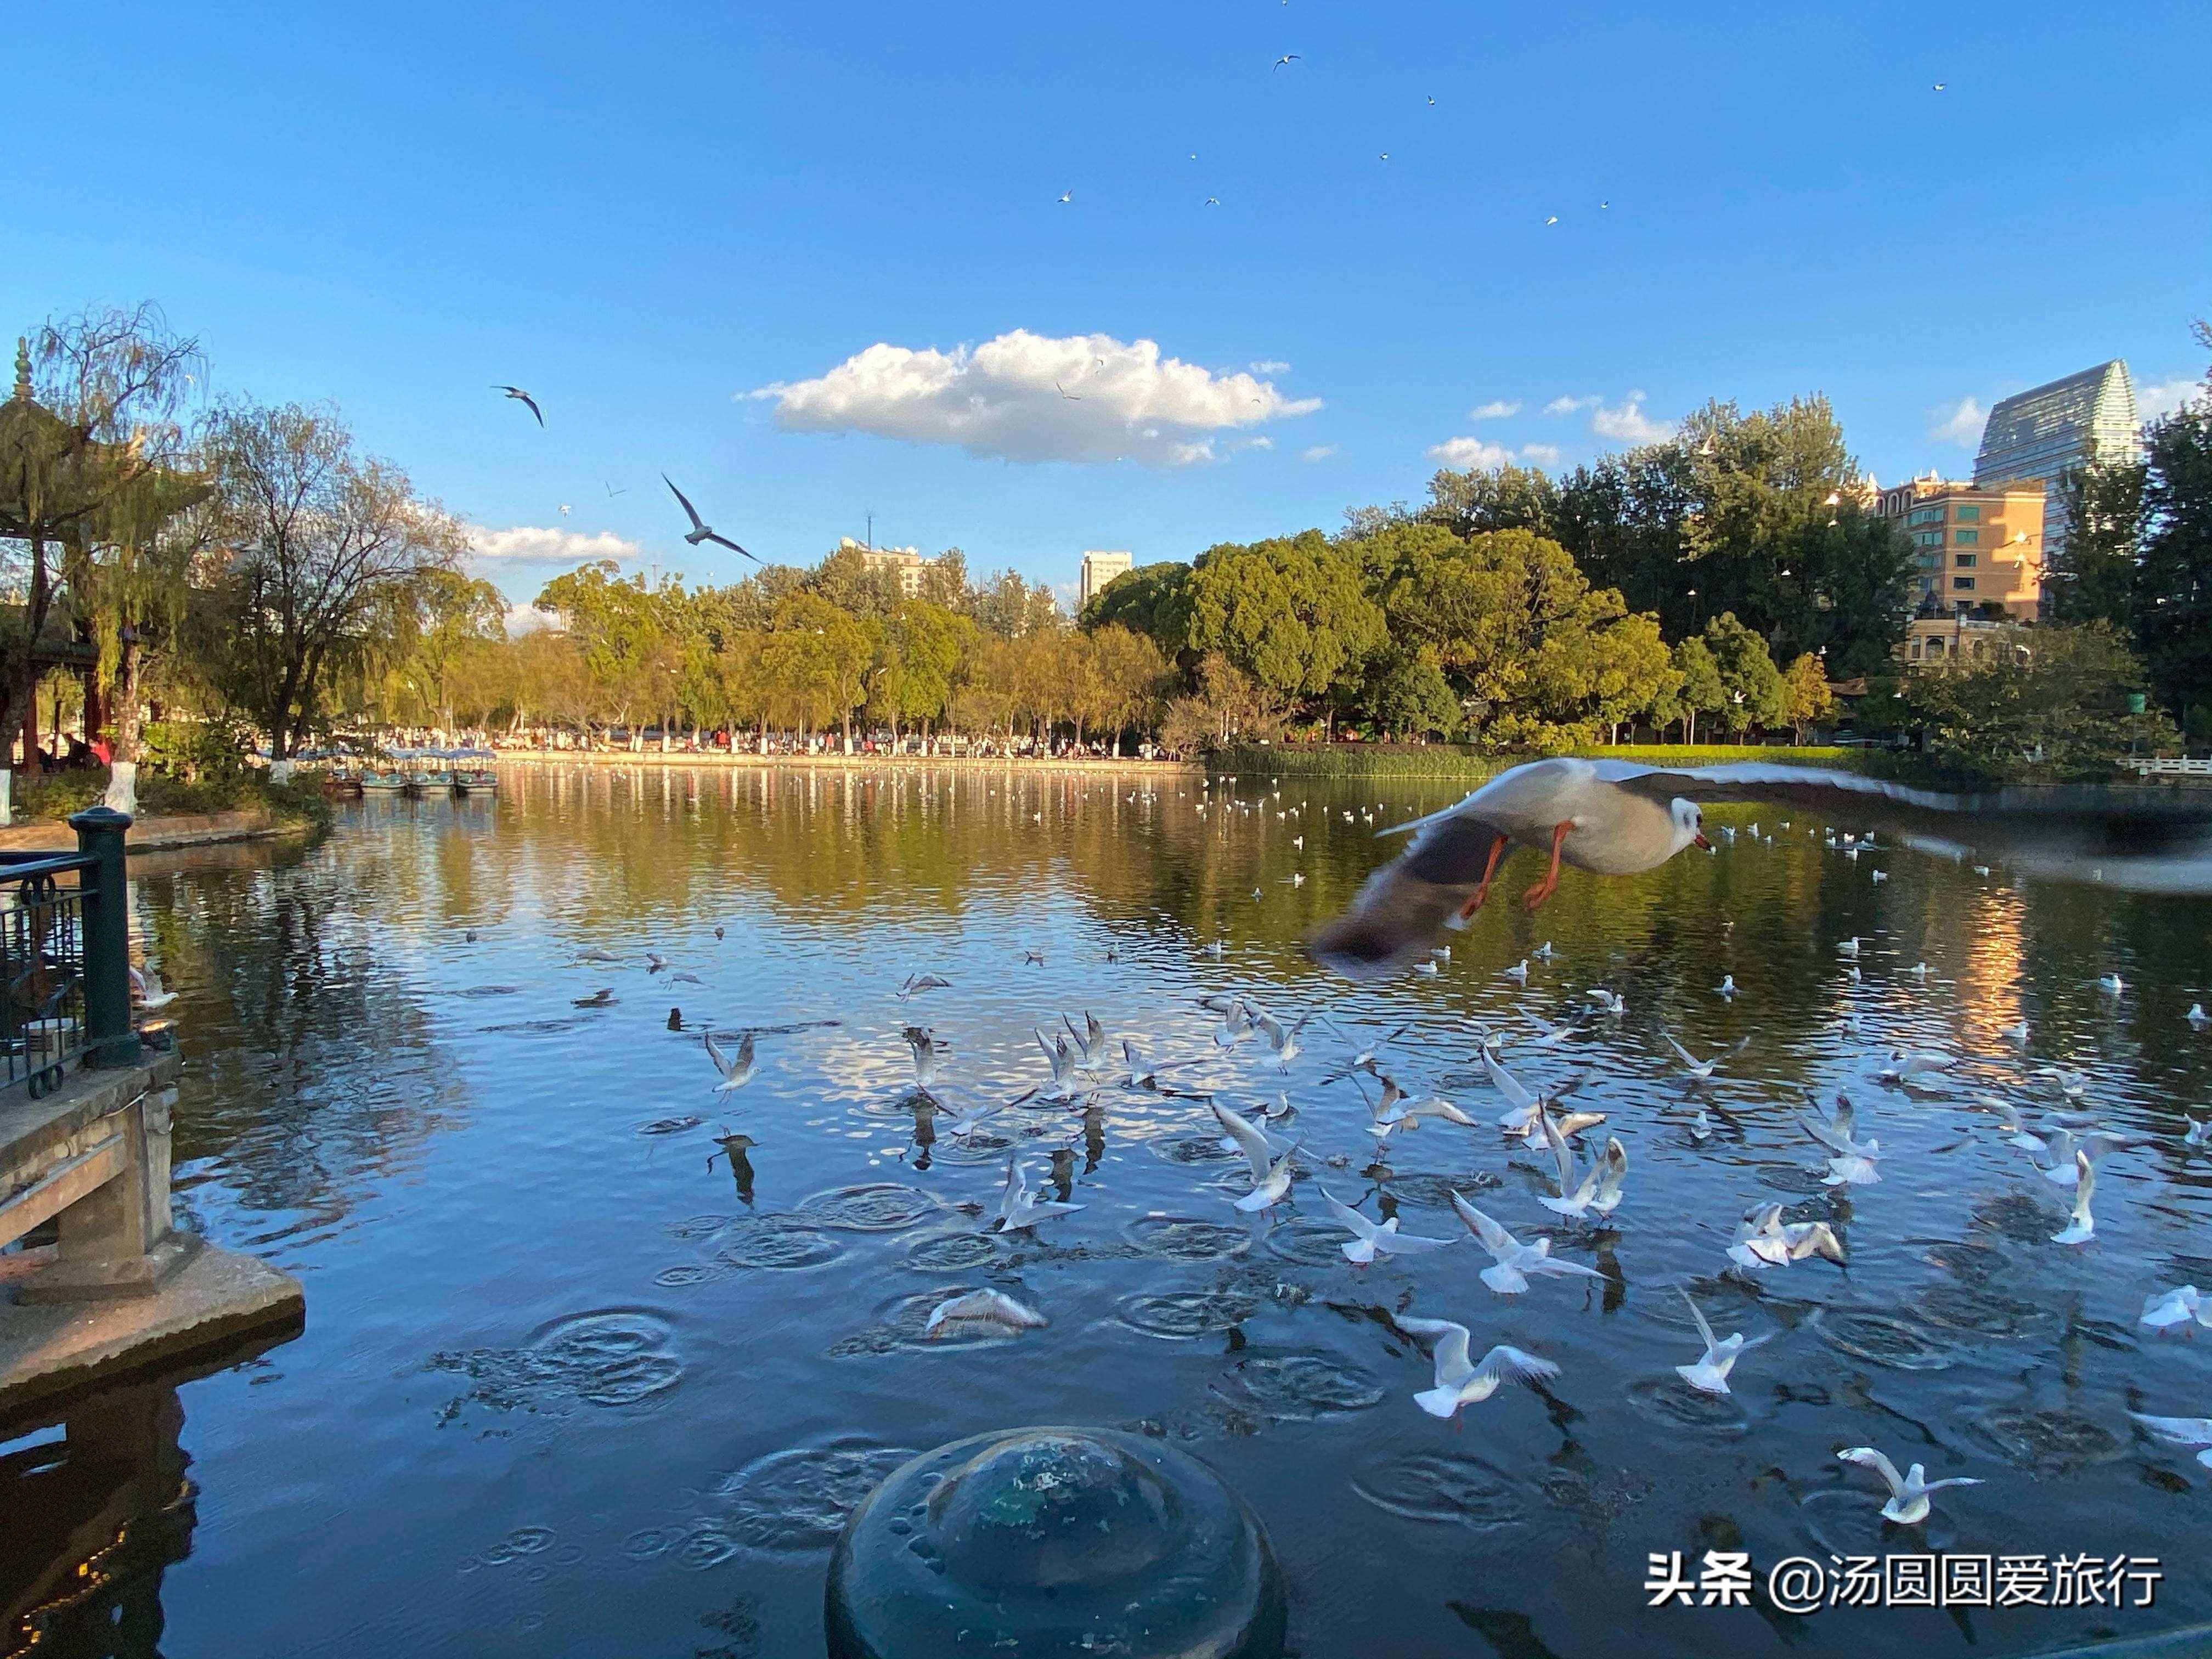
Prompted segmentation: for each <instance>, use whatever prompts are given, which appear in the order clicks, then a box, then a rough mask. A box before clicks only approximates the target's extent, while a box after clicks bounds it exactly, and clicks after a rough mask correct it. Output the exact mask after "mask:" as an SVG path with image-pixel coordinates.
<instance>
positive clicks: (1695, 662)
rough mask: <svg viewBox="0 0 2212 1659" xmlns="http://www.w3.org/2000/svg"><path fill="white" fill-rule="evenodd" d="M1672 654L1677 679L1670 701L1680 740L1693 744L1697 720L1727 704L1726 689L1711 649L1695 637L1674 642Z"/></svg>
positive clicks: (1696, 736) (1718, 710)
mask: <svg viewBox="0 0 2212 1659" xmlns="http://www.w3.org/2000/svg"><path fill="white" fill-rule="evenodd" d="M1674 672H1675V673H1676V674H1677V675H1678V676H1680V680H1681V684H1680V688H1679V689H1678V690H1676V692H1675V693H1674V706H1675V707H1676V708H1679V709H1680V714H1679V716H1678V718H1679V719H1680V720H1681V722H1682V741H1683V742H1685V743H1695V742H1696V741H1697V740H1698V720H1699V716H1701V715H1706V714H1719V713H1720V711H1721V710H1722V708H1724V707H1725V706H1726V705H1727V703H1728V696H1729V694H1728V687H1727V686H1726V685H1724V684H1722V681H1721V665H1720V664H1719V663H1718V662H1717V661H1716V660H1715V659H1714V657H1713V653H1712V651H1711V647H1708V646H1707V645H1706V644H1705V641H1704V640H1703V639H1701V638H1699V636H1698V635H1695V634H1692V635H1690V636H1689V637H1688V638H1687V639H1682V640H1677V641H1674Z"/></svg>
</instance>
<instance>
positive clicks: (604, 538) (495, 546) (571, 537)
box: [469, 524, 644, 564]
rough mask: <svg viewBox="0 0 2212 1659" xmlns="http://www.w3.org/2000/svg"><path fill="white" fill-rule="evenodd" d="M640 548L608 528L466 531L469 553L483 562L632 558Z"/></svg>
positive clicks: (638, 554)
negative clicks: (588, 533) (591, 529)
mask: <svg viewBox="0 0 2212 1659" xmlns="http://www.w3.org/2000/svg"><path fill="white" fill-rule="evenodd" d="M643 551H644V550H642V549H641V548H640V547H639V546H638V544H636V543H635V542H629V541H624V540H623V538H621V537H619V536H617V535H616V534H615V533H614V532H612V531H611V530H601V531H598V532H594V533H593V534H591V535H588V536H587V535H586V534H585V533H584V532H582V531H580V530H560V529H555V528H552V527H550V526H538V525H520V524H519V525H516V526H513V528H512V529H508V530H484V529H481V528H478V529H475V530H471V532H469V552H470V554H471V556H472V557H475V558H477V559H479V560H483V561H484V562H500V561H503V560H522V559H538V560H542V561H544V562H549V563H556V564H581V563H583V562H586V560H590V559H635V558H639V557H641V556H643Z"/></svg>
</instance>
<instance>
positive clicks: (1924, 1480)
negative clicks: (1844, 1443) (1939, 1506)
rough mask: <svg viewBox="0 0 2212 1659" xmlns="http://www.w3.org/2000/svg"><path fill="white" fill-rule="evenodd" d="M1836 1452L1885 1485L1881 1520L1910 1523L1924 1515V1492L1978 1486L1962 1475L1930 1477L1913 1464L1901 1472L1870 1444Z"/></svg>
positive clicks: (1908, 1524) (1926, 1511)
mask: <svg viewBox="0 0 2212 1659" xmlns="http://www.w3.org/2000/svg"><path fill="white" fill-rule="evenodd" d="M1836 1455H1837V1456H1838V1458H1840V1459H1842V1460H1843V1461H1844V1462H1846V1463H1856V1464H1857V1465H1858V1466H1859V1467H1860V1468H1863V1469H1872V1470H1873V1471H1874V1472H1875V1474H1878V1475H1880V1476H1881V1478H1882V1481H1883V1483H1884V1484H1885V1485H1887V1486H1888V1488H1889V1501H1888V1502H1887V1504H1883V1505H1882V1506H1881V1512H1882V1516H1883V1517H1884V1518H1885V1519H1887V1520H1890V1521H1894V1522H1897V1523H1898V1524H1899V1525H1900V1526H1907V1527H1909V1526H1911V1525H1912V1524H1913V1523H1914V1522H1917V1521H1925V1520H1926V1519H1927V1518H1928V1509H1929V1504H1928V1494H1929V1492H1941V1491H1942V1490H1943V1488H1944V1487H1946V1486H1980V1485H1981V1484H1982V1483H1981V1482H1980V1481H1978V1480H1972V1479H1970V1478H1969V1477H1967V1476H1966V1475H1954V1476H1953V1477H1952V1478H1951V1479H1950V1480H1929V1478H1928V1471H1927V1470H1926V1469H1924V1468H1921V1466H1920V1465H1919V1464H1917V1463H1915V1464H1914V1465H1913V1466H1912V1467H1911V1468H1909V1469H1907V1470H1906V1471H1905V1473H1904V1474H1901V1475H1900V1474H1898V1472H1897V1465H1896V1464H1894V1463H1893V1462H1890V1461H1889V1459H1888V1458H1887V1457H1885V1456H1883V1455H1881V1453H1880V1452H1878V1451H1876V1450H1875V1449H1874V1448H1873V1447H1872V1446H1853V1447H1850V1448H1849V1449H1846V1450H1844V1451H1839V1452H1838V1453H1837V1454H1836Z"/></svg>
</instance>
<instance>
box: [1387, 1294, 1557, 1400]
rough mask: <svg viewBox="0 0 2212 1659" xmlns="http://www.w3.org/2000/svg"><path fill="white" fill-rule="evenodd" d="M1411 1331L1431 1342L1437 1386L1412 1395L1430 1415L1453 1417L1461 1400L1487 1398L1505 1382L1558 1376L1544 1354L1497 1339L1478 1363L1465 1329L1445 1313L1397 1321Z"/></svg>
mask: <svg viewBox="0 0 2212 1659" xmlns="http://www.w3.org/2000/svg"><path fill="white" fill-rule="evenodd" d="M1396 1324H1397V1327H1398V1328H1399V1329H1400V1330H1401V1331H1403V1332H1405V1333H1406V1334H1407V1335H1408V1336H1411V1337H1417V1338H1420V1339H1422V1340H1426V1341H1428V1342H1431V1343H1432V1344H1434V1345H1435V1346H1434V1348H1433V1350H1432V1352H1433V1353H1434V1356H1435V1359H1436V1367H1437V1380H1436V1386H1435V1387H1433V1388H1429V1389H1422V1390H1421V1391H1420V1393H1419V1394H1417V1395H1414V1396H1413V1403H1414V1404H1415V1405H1417V1406H1419V1407H1420V1408H1421V1409H1422V1410H1423V1411H1425V1412H1426V1413H1428V1414H1429V1415H1430V1416H1431V1417H1456V1416H1458V1415H1459V1409H1460V1407H1462V1406H1472V1405H1474V1404H1475V1403H1476V1402H1477V1401H1483V1400H1487V1399H1489V1398H1490V1396H1491V1395H1493V1394H1496V1393H1497V1392H1498V1385H1499V1384H1501V1383H1535V1382H1541V1380H1543V1379H1544V1378H1545V1377H1547V1376H1558V1375H1559V1367H1558V1366H1557V1365H1555V1364H1553V1363H1552V1362H1551V1361H1550V1360H1548V1359H1540V1358H1537V1357H1536V1356H1535V1355H1534V1354H1533V1353H1524V1352H1522V1350H1520V1349H1519V1348H1514V1347H1509V1346H1506V1345H1505V1344H1504V1343H1502V1342H1501V1343H1499V1344H1498V1346H1496V1347H1494V1348H1492V1350H1491V1351H1490V1352H1488V1353H1486V1354H1485V1355H1483V1357H1482V1363H1481V1364H1480V1365H1476V1364H1469V1363H1468V1352H1467V1351H1468V1330H1467V1327H1466V1326H1464V1325H1455V1324H1453V1323H1452V1322H1451V1321H1450V1320H1449V1319H1406V1318H1400V1319H1399V1320H1397V1321H1396Z"/></svg>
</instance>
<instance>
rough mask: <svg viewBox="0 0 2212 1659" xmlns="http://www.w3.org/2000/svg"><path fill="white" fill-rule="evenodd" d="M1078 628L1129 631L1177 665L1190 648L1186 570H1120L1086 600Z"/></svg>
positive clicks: (1150, 567)
mask: <svg viewBox="0 0 2212 1659" xmlns="http://www.w3.org/2000/svg"><path fill="white" fill-rule="evenodd" d="M1077 626H1079V627H1080V628H1082V629H1085V631H1086V632H1096V631H1097V630H1098V629H1102V628H1126V629H1130V630H1131V631H1133V632H1134V633H1139V634H1142V635H1145V636H1146V638H1147V639H1149V640H1151V641H1152V643H1153V644H1154V645H1156V646H1158V647H1159V649H1160V652H1161V654H1162V655H1164V656H1165V657H1166V658H1168V659H1169V660H1170V661H1176V660H1179V659H1181V658H1182V654H1183V653H1184V652H1186V651H1187V650H1188V649H1189V648H1190V567H1189V566H1188V565H1187V564H1176V563H1171V562H1163V563H1159V564H1141V565H1139V566H1138V567H1137V568H1135V569H1133V570H1125V571H1123V572H1122V573H1121V574H1120V575H1118V576H1116V577H1115V578H1114V580H1112V581H1110V582H1109V583H1107V584H1106V586H1103V587H1102V588H1100V589H1099V590H1098V592H1096V593H1093V594H1092V595H1091V603H1090V604H1089V605H1085V607H1084V608H1083V615H1082V616H1081V617H1079V618H1077Z"/></svg>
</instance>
